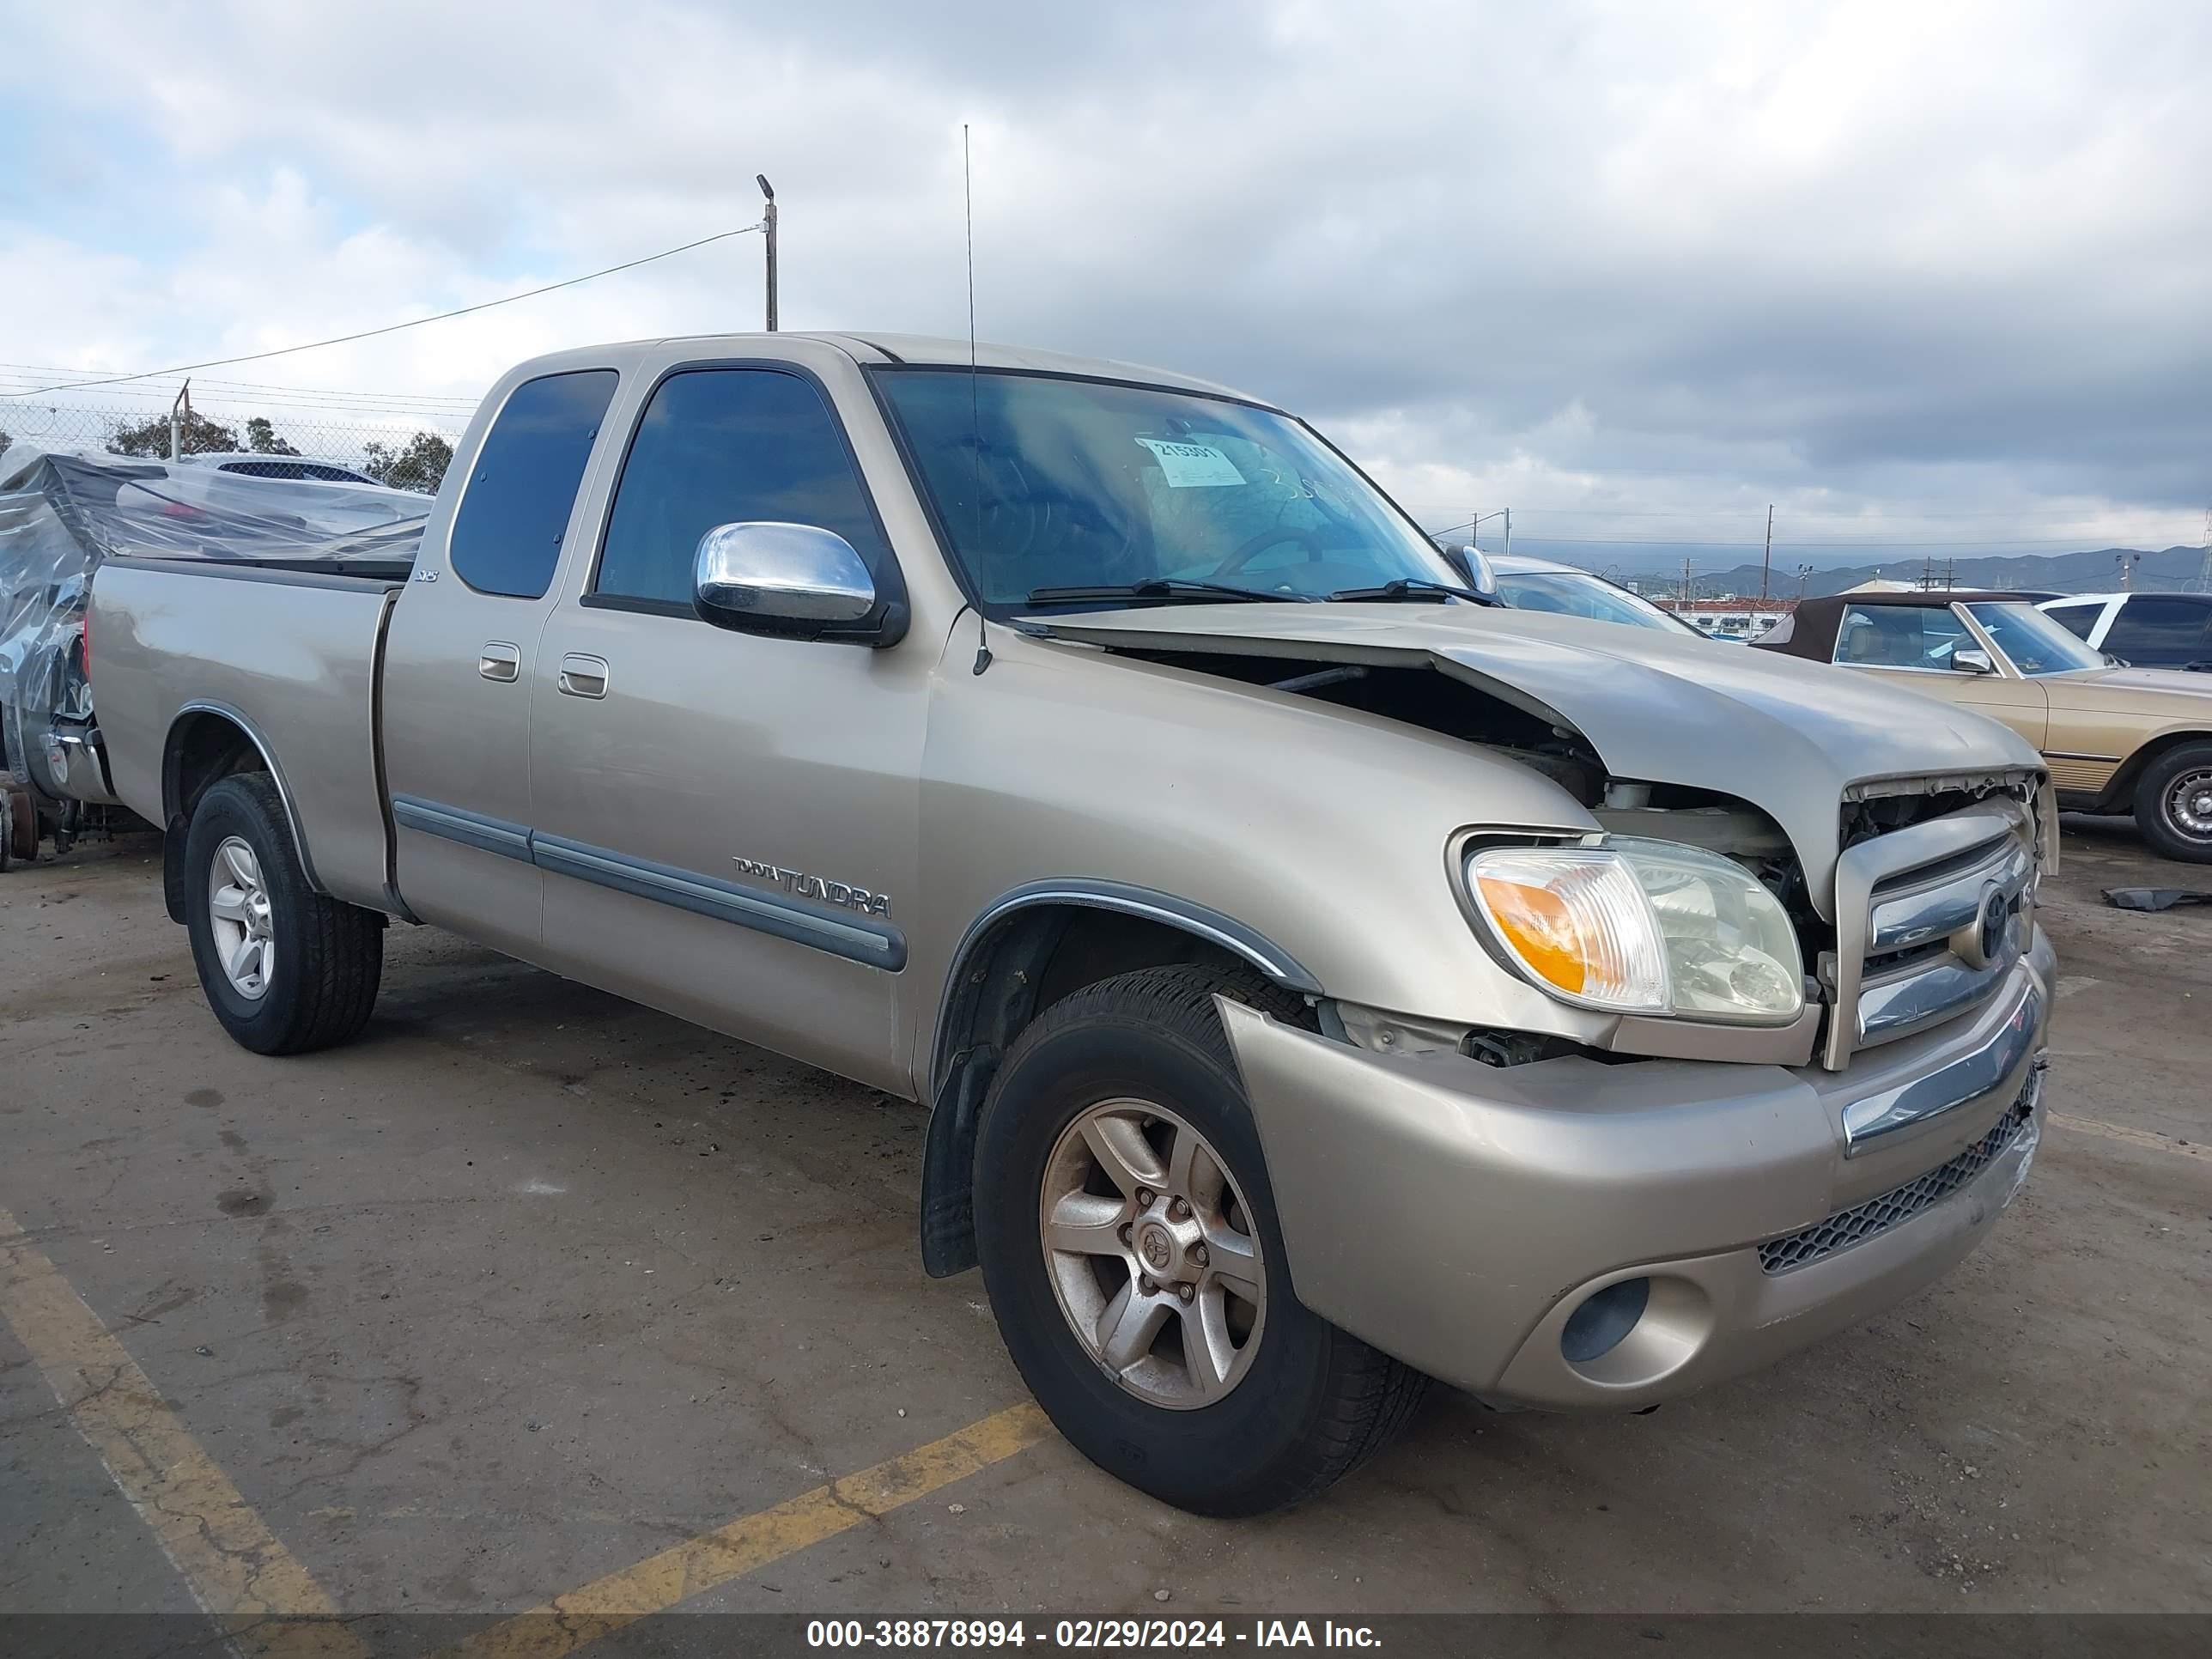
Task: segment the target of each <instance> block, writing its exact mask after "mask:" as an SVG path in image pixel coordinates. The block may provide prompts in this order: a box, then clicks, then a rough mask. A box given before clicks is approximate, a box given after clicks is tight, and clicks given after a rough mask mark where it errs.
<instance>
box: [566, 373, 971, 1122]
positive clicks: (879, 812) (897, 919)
mask: <svg viewBox="0 0 2212 1659" xmlns="http://www.w3.org/2000/svg"><path fill="white" fill-rule="evenodd" d="M744 350H745V351H746V352H747V354H748V355H745V356H736V357H732V356H713V355H708V356H702V355H700V353H701V345H700V343H686V342H682V341H675V342H667V343H664V344H663V345H661V346H659V347H656V348H654V349H653V351H652V352H651V353H650V354H648V355H647V357H646V358H645V359H644V360H643V361H642V362H640V363H639V364H638V365H637V367H636V368H635V371H634V372H633V374H632V378H631V380H630V382H629V385H627V386H625V388H624V390H623V395H622V397H621V398H620V399H619V400H618V402H617V407H616V410H615V413H614V416H613V417H612V423H613V424H615V425H616V426H617V428H619V430H618V434H617V441H616V442H615V443H614V444H613V445H612V446H611V453H610V458H609V461H608V464H607V465H606V466H605V469H604V471H603V472H602V474H601V475H600V476H599V477H597V478H596V479H595V481H594V484H593V486H592V506H591V520H592V525H593V530H592V540H591V542H590V544H589V545H587V546H586V547H582V548H580V549H579V550H578V556H576V557H575V558H574V560H573V561H571V562H570V564H569V565H568V567H567V568H564V571H563V573H562V583H561V591H560V592H559V594H558V596H557V603H556V605H554V607H553V609H552V611H550V615H549V617H548V619H547V623H546V627H545V631H544V636H543V639H542V641H541V644H540V649H539V651H538V656H537V659H536V663H535V666H534V669H533V670H532V673H533V675H534V679H535V685H534V691H533V696H532V718H531V729H530V773H531V790H532V817H531V818H530V820H529V821H530V823H532V827H533V831H534V846H535V850H536V854H537V857H538V863H539V865H540V866H541V867H542V868H543V869H544V872H545V892H544V902H545V927H544V945H543V951H542V952H541V958H540V959H541V960H543V961H544V962H545V963H547V964H548V965H550V966H551V967H554V968H556V969H558V970H559V971H561V972H562V973H565V974H568V975H571V976H572V977H574V978H577V979H581V980H584V981H587V982H590V983H593V984H597V985H599V986H601V987H605V988H606V989H609V990H611V991H614V992H616V993H617V994H620V995H623V996H627V997H630V998H633V999H635V1000H638V1001H641V1002H645V1003H647V1004H650V1005H652V1006H656V1007H659V1008H662V1009H665V1010H666V1011H668V1012H672V1013H676V1014H678V1015H680V1016H682V1017H683V1018H687V1019H690V1020H693V1021H696V1022H697V1023H699V1024H704V1025H708V1026H709V1027H712V1028H714V1029H715V1030H722V1031H725V1032H728V1033H730V1034H731V1035H733V1036H739V1037H743V1038H744V1039H746V1040H747V1041H750V1042H758V1043H760V1044H762V1045H763V1046H765V1047H768V1048H773V1049H775V1050H777V1051H778V1052H780V1053H783V1054H790V1055H793V1056H794V1057H796V1058H799V1059H802V1060H807V1061H809V1062H811V1063H812V1064H815V1065H818V1066H823V1067H825V1068H826V1069H829V1070H831V1071H835V1072H838V1073H842V1074H844V1075H846V1076H848V1077H853V1078H857V1079H861V1080H862V1081H864V1082H867V1083H870V1084H872V1085H875V1086H878V1087H882V1088H886V1089H893V1090H897V1091H905V1090H906V1089H907V1087H908V1045H907V1043H906V1042H905V1041H904V1040H903V1038H902V1034H901V1032H900V1030H899V1024H898V1022H899V1018H900V1014H901V1007H900V998H899V992H900V976H901V971H902V969H903V966H904V963H905V957H906V945H905V938H904V933H903V932H902V926H901V924H902V921H905V920H906V919H907V917H908V915H909V912H910V908H911V907H913V905H914V903H915V881H916V872H917V870H918V866H919V849H918V837H919V805H918V803H919V794H920V772H921V759H922V747H923V738H924V733H925V731H926V727H927V709H928V705H929V684H930V676H931V674H932V673H933V671H934V670H935V668H936V666H937V663H938V658H939V652H940V650H941V647H942V645H943V620H944V619H943V618H942V617H940V618H939V622H938V624H937V625H936V626H935V627H934V628H925V627H924V626H922V623H923V621H924V617H922V616H921V615H917V616H916V617H915V626H914V627H912V628H911V629H909V630H908V635H907V636H906V637H905V638H904V639H902V641H899V642H898V643H896V644H893V645H890V646H887V647H882V648H873V649H872V648H870V647H866V646H864V645H855V644H851V643H839V642H835V641H804V640H792V639H776V638H766V637H762V636H759V635H749V634H739V633H733V632H730V631H728V630H726V629H720V628H717V627H714V626H713V625H711V624H709V623H706V622H704V621H702V619H701V618H700V617H699V616H698V615H697V613H696V611H695V610H694V609H693V605H692V594H693V559H694V554H695V552H696V548H697V544H698V542H699V539H700V538H701V537H702V535H703V534H704V533H705V532H707V531H708V530H709V529H712V528H714V526H718V525H722V524H732V523H743V522H750V521H763V520H765V521H773V522H782V523H799V524H807V525H813V526H820V527H822V528H824V529H829V530H833V531H835V532H837V533H838V534H839V535H841V536H843V537H844V538H846V540H848V542H850V543H851V544H852V545H853V546H854V549H855V550H856V551H858V552H859V553H860V556H861V558H862V560H863V562H865V563H866V565H867V566H868V568H869V571H870V574H871V575H872V577H873V579H874V581H875V585H876V587H877V591H878V594H879V595H884V596H890V595H894V594H896V595H897V596H900V597H901V598H903V596H904V595H905V592H906V586H905V579H904V575H903V574H902V570H901V568H900V565H899V562H898V560H897V558H896V556H895V555H894V553H893V551H892V547H891V542H890V537H889V535H888V534H887V533H886V531H885V528H884V516H883V514H882V513H881V512H879V510H878V492H884V491H900V492H908V493H909V494H910V490H911V486H910V484H909V483H908V481H907V479H906V477H905V475H904V471H903V469H902V465H901V464H900V462H899V460H898V459H897V455H896V451H895V450H894V449H892V447H891V446H890V440H889V437H888V435H887V434H886V433H885V432H884V429H883V424H882V418H881V416H880V415H879V414H878V412H877V410H876V407H875V405H874V403H873V400H872V396H871V394H870V392H869V391H868V389H867V387H866V384H865V383H864V381H863V380H862V379H861V376H860V369H859V368H858V366H857V365H856V364H855V362H854V360H853V359H852V358H851V357H850V356H848V355H847V354H846V353H844V352H843V351H842V350H841V349H838V348H837V347H836V346H835V345H832V344H830V343H827V342H823V341H818V340H810V339H806V338H803V337H796V336H794V337H784V338H781V339H779V340H777V341H774V342H767V341H763V342H762V343H759V344H758V345H749V346H746V347H744ZM910 510H911V508H910V507H908V511H910Z"/></svg>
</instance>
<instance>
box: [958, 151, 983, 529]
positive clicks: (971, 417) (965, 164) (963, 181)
mask: <svg viewBox="0 0 2212 1659" xmlns="http://www.w3.org/2000/svg"><path fill="white" fill-rule="evenodd" d="M960 193H961V198H962V204H963V206H964V208H965V209H966V210H967V216H968V422H969V426H968V437H969V459H970V460H971V461H972V462H973V463H974V465H975V480H974V484H973V489H972V494H971V495H970V498H969V499H970V504H971V505H970V512H971V515H972V516H973V518H974V520H975V539H976V540H977V541H979V542H980V541H981V540H982V538H983V413H982V398H981V392H978V391H977V389H976V382H975V168H974V167H973V166H972V165H971V164H970V162H969V157H968V124H967V123H966V122H965V121H963V122H962V123H961V124H960Z"/></svg>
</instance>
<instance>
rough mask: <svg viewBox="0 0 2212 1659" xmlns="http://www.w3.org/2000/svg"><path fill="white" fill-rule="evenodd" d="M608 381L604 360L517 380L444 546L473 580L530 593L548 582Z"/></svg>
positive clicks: (516, 595)
mask: <svg viewBox="0 0 2212 1659" xmlns="http://www.w3.org/2000/svg"><path fill="white" fill-rule="evenodd" d="M615 380H616V376H615V372H614V370H612V369H611V368H586V369H579V370H576V371H574V373H571V374H545V375H541V376H539V377H538V379H537V380H525V381H524V382H523V383H522V384H521V385H520V386H517V387H515V389H514V391H513V393H512V394H510V395H509V397H508V398H507V403H506V404H505V405H504V406H503V407H502V408H501V410H500V411H499V415H498V416H497V418H496V419H495V420H494V421H493V422H492V427H491V430H490V431H489V433H487V434H485V435H484V441H483V448H481V449H480V450H478V451H477V456H476V459H475V462H474V464H473V465H471V467H470V469H469V476H468V480H467V482H466V483H465V484H464V485H463V487H462V495H461V507H460V511H459V513H457V514H455V515H454V519H453V538H452V541H451V543H450V544H449V546H448V549H447V562H449V563H450V564H451V565H452V566H453V574H455V575H457V576H459V578H460V579H461V580H463V581H465V582H466V583H467V584H468V585H469V586H471V587H473V588H475V589H476V590H477V592H480V593H496V594H500V595H501V596H503V597H506V598H508V599H542V598H543V597H544V593H545V590H546V589H547V588H548V587H550V586H552V585H553V571H554V568H555V567H556V566H557V565H558V564H559V563H560V562H561V540H562V537H563V536H565V535H566V534H567V533H568V514H569V513H570V511H571V509H573V508H574V506H575V504H576V490H577V487H578V486H579V485H580V484H581V483H583V480H584V466H585V464H586V462H588V461H589V460H590V459H591V458H592V444H593V443H594V442H596V441H598V439H599V422H601V420H603V419H604V418H605V415H606V412H607V405H608V404H609V403H611V402H612V401H613V398H614V395H615Z"/></svg>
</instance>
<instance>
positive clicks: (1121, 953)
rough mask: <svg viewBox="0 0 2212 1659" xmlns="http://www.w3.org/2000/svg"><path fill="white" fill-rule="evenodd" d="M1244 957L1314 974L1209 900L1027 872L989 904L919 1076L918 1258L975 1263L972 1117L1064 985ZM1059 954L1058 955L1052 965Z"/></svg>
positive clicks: (928, 1265) (1289, 975) (1311, 984)
mask: <svg viewBox="0 0 2212 1659" xmlns="http://www.w3.org/2000/svg"><path fill="white" fill-rule="evenodd" d="M1208 959H1212V960H1216V961H1218V962H1219V963H1222V965H1223V966H1224V967H1225V968H1226V967H1229V966H1230V965H1231V964H1236V963H1242V964H1244V965H1247V966H1249V967H1250V968H1252V969H1255V970H1256V971H1258V972H1259V973H1261V974H1262V975H1265V976H1266V977H1267V979H1268V980H1270V981H1273V983H1275V984H1277V985H1279V986H1281V987H1283V988H1284V989H1285V990H1286V991H1290V992H1293V993H1295V994H1298V995H1302V996H1307V997H1316V998H1317V997H1320V996H1322V995H1323V994H1324V993H1323V991H1322V986H1321V982H1320V981H1318V980H1316V978H1315V977H1314V975H1312V974H1311V973H1310V972H1309V971H1308V970H1307V969H1306V968H1305V967H1304V964H1303V963H1300V962H1299V961H1298V960H1297V957H1294V956H1292V955H1291V953H1290V952H1289V951H1285V950H1284V949H1283V948H1282V947H1281V946H1279V945H1277V944H1275V943H1274V941H1273V940H1272V939H1269V938H1268V937H1267V935H1266V934H1264V933H1261V932H1259V931H1258V930H1257V929H1255V928H1253V927H1249V926H1247V925H1246V924H1245V923H1243V922H1241V921H1237V919H1236V918H1234V917H1232V916H1229V915H1224V914H1223V913H1222V912H1220V911H1218V910H1216V909H1214V908H1212V907H1211V906H1209V905H1205V904H1200V903H1198V902H1195V901H1193V900H1189V899H1184V898H1180V897H1177V896H1175V895H1173V894H1169V893H1163V892H1160V891H1158V890H1154V889H1152V888H1146V887H1139V886H1136V885H1133V884H1129V883H1127V882H1119V881H1112V880H1107V879H1103V878H1055V879H1052V880H1044V881H1032V882H1025V883H1024V884H1022V885H1020V886H1018V887H1015V888H1012V889H1010V890H1007V891H1006V892H1005V893H1002V894H1000V896H998V897H997V898H995V899H994V900H993V901H992V902H990V903H989V904H987V905H986V906H985V907H984V908H983V909H982V910H981V913H979V914H978V915H976V917H975V920H974V921H972V922H970V923H969V926H968V928H967V930H966V931H965V932H964V933H963V934H962V935H961V939H960V943H959V945H958V946H957V948H956V949H955V950H954V951H953V953H952V961H951V966H950V967H949V968H948V969H947V970H946V973H945V987H944V992H943V994H942V996H941V997H940V999H939V1003H938V1008H937V1018H936V1022H935V1026H934V1030H933V1040H932V1043H931V1048H930V1055H929V1070H928V1073H927V1094H926V1096H925V1098H927V1100H928V1101H929V1102H930V1106H931V1109H930V1115H929V1128H928V1133H927V1140H926V1142H925V1143H924V1147H923V1154H922V1192H921V1255H922V1266H923V1267H924V1268H925V1270H926V1271H927V1272H928V1273H930V1274H931V1275H932V1276H933V1277H936V1278H945V1277H947V1276H949V1275H950V1274H952V1273H959V1272H962V1271H963V1270H964V1269H966V1268H968V1267H973V1266H974V1265H975V1230H974V1190H973V1182H974V1175H975V1127H976V1122H977V1120H978V1117H979V1116H980V1115H981V1109H982V1104H983V1097H984V1095H985V1093H986V1092H987V1090H988V1088H989V1086H990V1081H991V1079H992V1077H993V1075H994V1073H996V1071H997V1069H998V1065H999V1060H1000V1056H1001V1055H1003V1054H1005V1052H1006V1049H1007V1048H1009V1047H1010V1046H1012V1042H1013V1040H1014V1038H1015V1037H1016V1036H1018V1035H1019V1034H1020V1032H1021V1031H1022V1030H1023V1029H1024V1028H1025V1027H1026V1026H1027V1025H1028V1024H1029V1023H1030V1021H1031V1020H1032V1019H1034V1018H1036V1015H1037V1014H1039V1013H1040V1012H1042V1011H1043V1009H1044V1008H1045V1007H1046V1006H1049V1004H1050V1003H1051V1002H1053V1001H1054V1000H1057V998H1058V996H1059V995H1060V994H1066V993H1067V992H1070V991H1073V990H1075V989H1078V988H1080V987H1081V985H1083V984H1085V983H1089V982H1091V981H1094V980H1097V979H1100V978H1104V977H1107V976H1109V975H1111V974H1114V973H1117V972H1124V971H1127V970H1128V969H1132V968H1136V967H1143V966H1158V965H1164V964H1166V963H1171V962H1175V961H1189V960H1208ZM1055 964H1059V966H1058V968H1057V969H1055Z"/></svg>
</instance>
